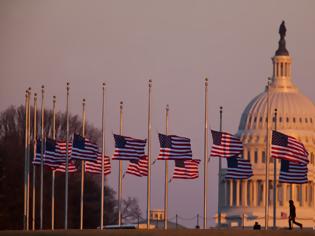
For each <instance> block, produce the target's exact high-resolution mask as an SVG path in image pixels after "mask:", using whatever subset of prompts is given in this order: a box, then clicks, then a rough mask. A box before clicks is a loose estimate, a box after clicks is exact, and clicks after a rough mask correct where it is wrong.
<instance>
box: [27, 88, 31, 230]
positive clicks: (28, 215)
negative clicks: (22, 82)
mask: <svg viewBox="0 0 315 236" xmlns="http://www.w3.org/2000/svg"><path fill="white" fill-rule="evenodd" d="M31 94H32V93H31V87H29V88H28V95H29V96H28V119H27V122H28V130H27V136H28V138H27V200H26V201H27V204H26V229H27V230H29V227H30V158H31Z"/></svg>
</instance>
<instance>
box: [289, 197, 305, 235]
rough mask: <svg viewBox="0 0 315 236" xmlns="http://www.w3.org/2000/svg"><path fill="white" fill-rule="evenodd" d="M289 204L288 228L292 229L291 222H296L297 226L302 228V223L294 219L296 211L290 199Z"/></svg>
mask: <svg viewBox="0 0 315 236" xmlns="http://www.w3.org/2000/svg"><path fill="white" fill-rule="evenodd" d="M289 206H290V216H289V229H292V223H293V224H296V225H297V226H300V229H302V228H303V225H302V224H301V223H298V222H296V221H295V217H296V212H295V206H294V202H293V201H292V200H290V201H289Z"/></svg>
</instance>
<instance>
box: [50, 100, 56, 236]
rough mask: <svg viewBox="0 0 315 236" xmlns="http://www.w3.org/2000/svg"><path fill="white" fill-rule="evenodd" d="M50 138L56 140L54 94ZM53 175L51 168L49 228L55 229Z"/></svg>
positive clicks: (53, 171) (54, 173)
mask: <svg viewBox="0 0 315 236" xmlns="http://www.w3.org/2000/svg"><path fill="white" fill-rule="evenodd" d="M52 138H53V139H54V140H56V96H53V117H52ZM55 175H56V171H55V170H52V180H51V230H54V229H55Z"/></svg>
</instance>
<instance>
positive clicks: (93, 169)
mask: <svg viewBox="0 0 315 236" xmlns="http://www.w3.org/2000/svg"><path fill="white" fill-rule="evenodd" d="M85 172H89V173H93V174H102V153H99V154H98V156H97V160H96V162H92V161H87V162H85ZM110 173H111V165H110V158H109V157H108V156H104V175H108V174H110Z"/></svg>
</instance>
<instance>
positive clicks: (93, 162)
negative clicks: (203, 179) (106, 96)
mask: <svg viewBox="0 0 315 236" xmlns="http://www.w3.org/2000/svg"><path fill="white" fill-rule="evenodd" d="M211 133H212V137H213V145H212V148H211V154H210V156H212V157H219V158H225V159H226V161H227V170H226V173H225V178H226V179H249V178H250V177H251V176H252V175H253V170H252V165H251V163H250V160H246V159H243V158H242V157H241V156H242V153H243V144H242V141H241V140H240V138H238V137H236V136H234V135H232V134H229V133H226V132H219V131H214V130H212V131H211ZM158 136H159V141H160V152H159V155H158V157H157V160H173V161H174V162H175V168H174V173H173V176H172V178H173V179H196V178H198V177H199V171H198V166H199V164H200V162H201V160H199V159H193V158H192V156H193V155H192V149H191V142H190V139H189V138H186V137H180V136H176V135H166V134H159V135H158ZM114 140H115V150H114V154H113V157H112V159H113V160H124V161H129V164H128V168H127V171H126V172H125V174H131V175H135V176H139V177H143V176H147V175H148V157H147V156H146V155H145V146H146V141H147V140H146V139H135V138H132V137H127V136H122V135H117V134H114ZM43 154H44V160H43V161H44V165H46V166H48V167H50V168H51V169H52V170H54V171H57V172H65V162H66V159H65V157H66V142H63V141H56V140H52V139H49V138H46V140H45V145H44V150H43ZM68 157H69V162H68V163H69V172H70V173H71V172H76V171H77V167H76V164H75V161H82V160H83V161H86V164H85V172H89V173H94V174H101V172H102V154H101V153H100V152H99V148H98V146H97V144H95V143H93V142H91V141H90V140H89V139H87V138H85V137H82V136H80V135H77V134H74V136H73V141H72V142H69V144H68ZM271 157H272V158H276V159H281V168H280V175H279V182H283V183H300V184H301V183H307V172H308V168H307V164H308V162H309V160H308V152H307V150H306V149H305V147H304V145H303V144H302V143H301V142H299V141H298V140H296V139H295V138H294V137H291V136H288V135H285V134H283V133H280V132H277V131H273V132H272V145H271ZM103 158H104V175H108V174H110V173H111V164H110V158H109V157H108V156H104V157H103ZM40 163H41V143H40V140H39V141H38V142H37V145H36V156H35V158H34V160H33V164H35V165H38V164H40Z"/></svg>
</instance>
